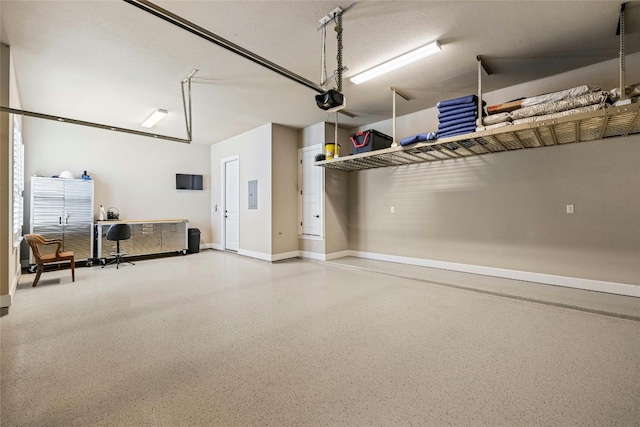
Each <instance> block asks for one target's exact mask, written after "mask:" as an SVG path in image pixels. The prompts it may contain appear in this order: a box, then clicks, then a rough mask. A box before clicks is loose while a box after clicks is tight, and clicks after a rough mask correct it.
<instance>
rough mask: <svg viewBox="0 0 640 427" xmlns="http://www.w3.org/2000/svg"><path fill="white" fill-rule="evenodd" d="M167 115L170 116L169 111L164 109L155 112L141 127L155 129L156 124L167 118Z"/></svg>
mask: <svg viewBox="0 0 640 427" xmlns="http://www.w3.org/2000/svg"><path fill="white" fill-rule="evenodd" d="M167 114H169V113H168V112H167V110H162V109H160V108H158V109H157V110H156V111H154V112H153V114H151V115H150V116H149V117H148V118H147V120H145V121H144V122H142V124H141V126H142V127H143V128H151V127H154V126H155V125H156V123H158V122H159V121H160V120H162V119H163V118H164V116H166V115H167Z"/></svg>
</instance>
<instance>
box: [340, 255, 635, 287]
mask: <svg viewBox="0 0 640 427" xmlns="http://www.w3.org/2000/svg"><path fill="white" fill-rule="evenodd" d="M343 252H349V255H343V256H354V257H359V258H365V259H373V260H378V261H388V262H395V263H399V264H409V265H418V266H422V267H431V268H439V269H442V270H453V271H460V272H463V273H472V274H480V275H483V276H492V277H502V278H505V279H514V280H522V281H525V282H536V283H544V284H547V285H554V286H564V287H568V288H576V289H584V290H588V291H596V292H605V293H610V294H617V295H625V296H632V297H638V298H640V286H638V285H633V284H628V283H616V282H606V281H601V280H592V279H582V278H578V277H569V276H557V275H552V274H544V273H534V272H530V271H520V270H509V269H504V268H495V267H484V266H480V265H472V264H460V263H455V262H447V261H437V260H430V259H423V258H410V257H403V256H397V255H386V254H378V253H373V252H363V251H354V250H351V251H343Z"/></svg>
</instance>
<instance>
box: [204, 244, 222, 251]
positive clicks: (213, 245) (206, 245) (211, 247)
mask: <svg viewBox="0 0 640 427" xmlns="http://www.w3.org/2000/svg"><path fill="white" fill-rule="evenodd" d="M200 249H216V250H218V251H221V250H223V249H222V245H219V244H217V243H200Z"/></svg>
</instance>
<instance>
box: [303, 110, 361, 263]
mask: <svg viewBox="0 0 640 427" xmlns="http://www.w3.org/2000/svg"><path fill="white" fill-rule="evenodd" d="M300 138H301V141H300V144H299V146H300V147H308V146H311V145H315V144H320V145H321V147H324V144H325V142H333V141H334V140H335V124H332V123H326V122H321V123H317V124H315V125H312V126H308V127H306V128H304V129H303V130H302V131H301V135H300ZM338 143H339V144H340V147H341V152H340V153H341V155H348V154H351V149H350V144H351V142H350V140H349V131H347V130H346V129H342V128H340V126H338ZM322 149H324V148H322ZM348 180H349V176H348V174H347V173H346V172H341V171H335V170H331V169H326V170H324V238H323V239H322V240H311V239H302V238H301V239H299V247H300V250H301V251H303V252H306V253H307V255H309V253H311V254H319V255H320V256H324V255H328V254H332V253H336V252H340V251H345V250H347V249H349V225H348V221H349V216H348V211H349V181H348Z"/></svg>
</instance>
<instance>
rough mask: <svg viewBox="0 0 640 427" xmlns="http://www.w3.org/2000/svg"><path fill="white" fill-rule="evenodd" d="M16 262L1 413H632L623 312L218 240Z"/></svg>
mask: <svg viewBox="0 0 640 427" xmlns="http://www.w3.org/2000/svg"><path fill="white" fill-rule="evenodd" d="M32 279H33V276H32V275H23V277H22V279H21V281H20V284H19V289H18V292H17V295H16V300H15V303H14V306H13V307H12V308H11V312H10V314H9V315H8V316H4V317H2V318H1V319H0V333H1V335H0V340H1V342H0V345H1V350H2V352H1V369H2V371H1V374H2V376H1V378H0V381H1V384H0V387H1V396H0V397H1V401H0V409H1V415H0V421H1V424H2V426H18V425H29V426H73V425H77V426H87V425H161V426H163V425H172V426H173V425H222V426H233V425H312V426H313V425H350V426H351V425H393V426H395V425H430V426H441V425H508V426H515V425H518V426H522V425H562V426H564V425H581V426H584V425H597V426H601V425H617V426H633V425H640V357H638V355H640V323H639V322H637V321H633V320H628V319H619V318H615V317H610V316H602V315H598V314H593V313H587V312H581V311H577V310H569V309H564V308H560V307H555V306H548V305H544V304H538V303H531V302H528V301H522V300H518V299H512V298H502V297H499V296H495V295H488V294H483V293H478V292H471V291H467V290H463V289H456V288H451V287H446V286H436V285H430V284H428V283H425V282H424V281H417V280H411V279H407V278H402V277H395V276H386V275H381V274H377V273H373V272H368V271H365V270H356V269H353V268H345V267H341V266H339V265H336V264H332V263H322V262H312V261H302V260H292V261H286V262H281V263H274V264H271V263H267V262H263V261H258V260H254V259H250V258H246V257H241V256H238V255H233V254H228V253H222V252H217V251H202V252H200V253H199V254H193V255H189V256H187V257H171V258H163V259H154V260H145V261H140V262H137V263H136V265H135V266H130V265H125V266H123V267H122V268H121V269H120V270H116V269H115V268H107V269H101V268H98V267H93V268H80V269H77V270H76V282H75V283H71V281H70V277H69V274H68V271H56V272H49V273H45V274H43V276H42V278H41V281H40V284H39V286H38V287H37V288H31V286H30V285H31V280H32Z"/></svg>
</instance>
